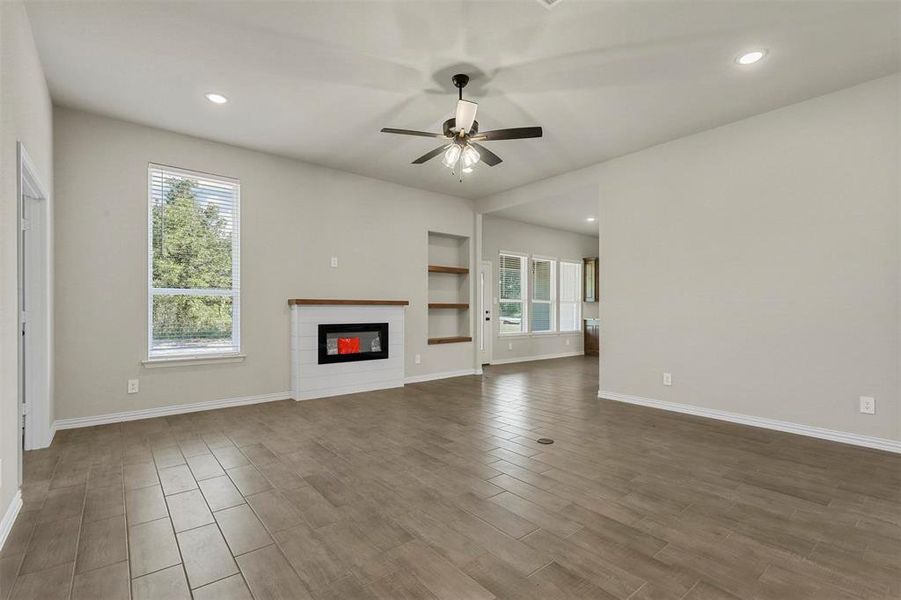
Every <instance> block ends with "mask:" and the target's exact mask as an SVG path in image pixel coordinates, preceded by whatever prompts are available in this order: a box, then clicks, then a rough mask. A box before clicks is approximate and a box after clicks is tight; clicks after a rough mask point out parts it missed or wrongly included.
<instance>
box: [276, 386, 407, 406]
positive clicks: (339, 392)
mask: <svg viewBox="0 0 901 600" xmlns="http://www.w3.org/2000/svg"><path fill="white" fill-rule="evenodd" d="M400 387H404V384H403V383H401V384H394V383H390V384H389V383H385V382H378V381H377V382H373V383H359V384H351V385H344V386H338V387H329V388H326V389H321V390H308V391H304V392H299V393H297V394H295V395H294V396H295V397H294V399H295V400H297V401H298V402H300V401H303V400H319V399H321V398H334V397H335V396H346V395H347V394H360V393H363V392H377V391H379V390H391V389H395V388H400ZM288 395H289V396H290V395H291V393H290V392H289V393H288Z"/></svg>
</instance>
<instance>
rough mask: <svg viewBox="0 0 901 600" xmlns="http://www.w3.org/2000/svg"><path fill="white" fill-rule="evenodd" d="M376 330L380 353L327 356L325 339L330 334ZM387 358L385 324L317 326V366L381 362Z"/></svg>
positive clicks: (321, 324) (330, 324)
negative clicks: (379, 341)
mask: <svg viewBox="0 0 901 600" xmlns="http://www.w3.org/2000/svg"><path fill="white" fill-rule="evenodd" d="M373 330H377V331H378V332H379V338H380V339H381V340H382V350H381V352H358V353H356V354H329V353H328V346H327V344H326V337H327V336H328V334H330V333H362V332H364V331H373ZM385 358H388V324H387V323H320V324H319V364H320V365H327V364H332V363H346V362H358V361H361V360H382V359H385Z"/></svg>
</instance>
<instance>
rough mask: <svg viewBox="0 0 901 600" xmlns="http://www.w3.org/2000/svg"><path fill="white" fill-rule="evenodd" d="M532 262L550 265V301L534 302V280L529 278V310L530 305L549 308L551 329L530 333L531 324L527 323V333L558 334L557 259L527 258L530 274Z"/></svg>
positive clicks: (536, 256)
mask: <svg viewBox="0 0 901 600" xmlns="http://www.w3.org/2000/svg"><path fill="white" fill-rule="evenodd" d="M533 261H541V262H547V263H549V264H550V265H551V299H550V300H535V298H534V295H535V293H534V292H535V289H534V278H533V277H530V279H531V280H532V286H530V287H529V308H531V307H532V304H548V305H550V307H551V323H550V325H551V328H550V329H548V330H547V331H532V322H531V321H529V333H531V334H532V335H549V334H553V333H559V331H560V328H559V327H558V323H557V319H558V313H559V310H557V309H558V305H557V298H558V295H557V288H558V286H559V285H560V284H559V282H558V281H557V280H558V279H559V275H558V273H557V259H556V258H555V257H551V256H542V255H540V254H533V255H531V256H530V257H529V273H530V274H531V272H532V262H533Z"/></svg>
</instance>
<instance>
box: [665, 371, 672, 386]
mask: <svg viewBox="0 0 901 600" xmlns="http://www.w3.org/2000/svg"><path fill="white" fill-rule="evenodd" d="M663 385H673V374H672V373H664V374H663Z"/></svg>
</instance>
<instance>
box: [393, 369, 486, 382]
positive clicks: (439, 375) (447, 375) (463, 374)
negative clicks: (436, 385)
mask: <svg viewBox="0 0 901 600" xmlns="http://www.w3.org/2000/svg"><path fill="white" fill-rule="evenodd" d="M481 374H482V371H481V370H476V369H463V370H462V371H444V372H442V373H426V374H425V375H413V376H411V377H404V383H405V384H406V383H422V382H424V381H434V380H436V379H448V378H450V377H466V376H467V375H481Z"/></svg>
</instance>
